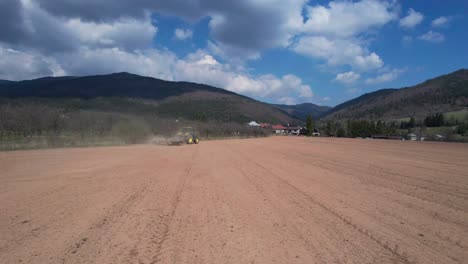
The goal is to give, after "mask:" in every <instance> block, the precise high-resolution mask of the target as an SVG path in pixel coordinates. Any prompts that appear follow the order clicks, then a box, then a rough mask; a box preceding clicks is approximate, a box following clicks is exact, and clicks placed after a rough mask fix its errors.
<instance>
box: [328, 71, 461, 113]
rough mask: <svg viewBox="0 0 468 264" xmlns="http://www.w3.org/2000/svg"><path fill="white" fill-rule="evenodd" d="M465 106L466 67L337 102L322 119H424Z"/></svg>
mask: <svg viewBox="0 0 468 264" xmlns="http://www.w3.org/2000/svg"><path fill="white" fill-rule="evenodd" d="M467 107H468V70H467V69H461V70H458V71H455V72H452V73H450V74H446V75H442V76H439V77H436V78H433V79H430V80H427V81H425V82H423V83H420V84H418V85H415V86H411V87H405V88H401V89H382V90H378V91H375V92H371V93H367V94H364V95H362V96H359V97H357V98H355V99H352V100H349V101H347V102H344V103H342V104H339V105H337V106H335V107H334V108H332V109H331V110H329V111H328V112H327V113H326V114H325V115H324V119H327V120H330V119H334V120H344V119H373V120H377V119H381V120H390V119H398V118H405V117H410V116H412V117H416V118H424V117H425V116H427V115H429V114H433V113H438V112H450V111H457V110H460V109H464V108H467Z"/></svg>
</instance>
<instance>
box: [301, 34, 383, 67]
mask: <svg viewBox="0 0 468 264" xmlns="http://www.w3.org/2000/svg"><path fill="white" fill-rule="evenodd" d="M292 49H293V50H294V51H296V52H297V53H299V54H303V55H306V56H310V57H314V58H319V59H323V60H325V61H326V62H327V64H328V65H330V66H340V65H350V66H351V67H353V68H354V69H357V70H362V71H368V70H373V69H378V68H380V67H382V66H383V65H384V62H383V61H382V59H381V58H380V57H379V55H377V54H376V53H374V52H369V51H368V50H367V49H366V48H364V47H362V46H361V45H360V43H359V42H358V41H357V40H352V39H340V38H327V37H324V36H309V37H303V38H301V39H299V41H298V42H297V43H296V44H295V45H294V46H292Z"/></svg>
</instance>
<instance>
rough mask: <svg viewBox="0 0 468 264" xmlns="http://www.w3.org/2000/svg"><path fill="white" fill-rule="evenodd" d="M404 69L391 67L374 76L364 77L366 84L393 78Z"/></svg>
mask: <svg viewBox="0 0 468 264" xmlns="http://www.w3.org/2000/svg"><path fill="white" fill-rule="evenodd" d="M404 71H405V70H404V69H392V70H388V71H386V72H384V73H382V74H380V75H378V76H376V77H374V78H368V79H366V84H369V85H374V84H381V83H386V82H390V81H393V80H395V79H396V78H398V77H399V76H400V75H401V74H402V73H403V72H404Z"/></svg>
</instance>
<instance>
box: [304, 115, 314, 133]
mask: <svg viewBox="0 0 468 264" xmlns="http://www.w3.org/2000/svg"><path fill="white" fill-rule="evenodd" d="M306 129H307V136H308V137H310V136H312V134H313V133H314V123H313V121H312V116H311V115H308V116H307V120H306Z"/></svg>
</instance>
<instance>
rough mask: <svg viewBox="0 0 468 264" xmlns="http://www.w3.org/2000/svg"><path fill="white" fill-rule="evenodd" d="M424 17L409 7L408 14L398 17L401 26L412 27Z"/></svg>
mask: <svg viewBox="0 0 468 264" xmlns="http://www.w3.org/2000/svg"><path fill="white" fill-rule="evenodd" d="M423 19H424V15H423V14H422V13H420V12H417V11H414V9H412V8H410V9H409V10H408V14H407V15H406V16H405V17H403V18H402V19H400V26H401V27H403V28H414V27H415V26H417V25H419V24H420V23H421V22H422V21H423Z"/></svg>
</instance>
